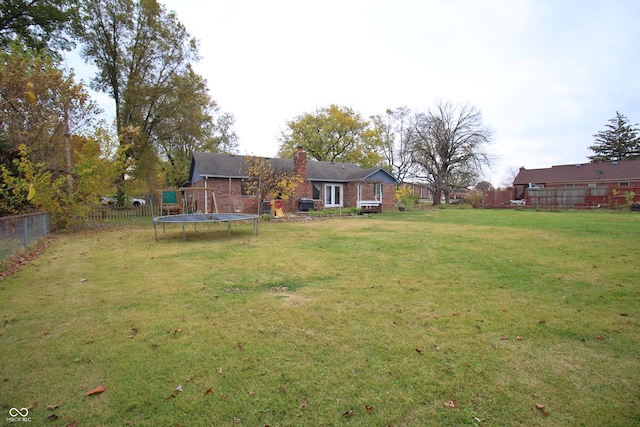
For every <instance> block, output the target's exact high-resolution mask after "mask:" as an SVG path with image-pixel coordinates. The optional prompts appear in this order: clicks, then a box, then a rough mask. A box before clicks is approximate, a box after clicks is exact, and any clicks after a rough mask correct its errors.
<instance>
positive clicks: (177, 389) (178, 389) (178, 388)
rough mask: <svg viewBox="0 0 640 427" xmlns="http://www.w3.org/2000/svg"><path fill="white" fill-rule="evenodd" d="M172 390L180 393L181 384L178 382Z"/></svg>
mask: <svg viewBox="0 0 640 427" xmlns="http://www.w3.org/2000/svg"><path fill="white" fill-rule="evenodd" d="M173 391H177V392H178V393H182V384H180V385H179V386H178V387H176V388H174V389H173Z"/></svg>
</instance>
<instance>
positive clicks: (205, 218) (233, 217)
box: [152, 213, 260, 243]
mask: <svg viewBox="0 0 640 427" xmlns="http://www.w3.org/2000/svg"><path fill="white" fill-rule="evenodd" d="M259 218H260V216H259V215H248V214H237V213H236V214H228V213H222V214H221V213H210V214H181V215H164V216H158V217H155V218H153V221H152V222H153V233H154V234H155V236H156V241H158V231H157V229H156V224H158V223H160V224H162V234H163V235H166V230H165V224H182V240H183V242H184V243H187V238H186V234H185V231H184V225H185V224H193V229H194V230H195V229H196V224H198V223H207V222H226V223H228V224H229V227H228V231H227V240H230V239H231V221H251V220H253V234H254V235H256V236H257V235H258V219H259Z"/></svg>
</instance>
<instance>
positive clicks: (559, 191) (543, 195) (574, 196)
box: [527, 186, 640, 208]
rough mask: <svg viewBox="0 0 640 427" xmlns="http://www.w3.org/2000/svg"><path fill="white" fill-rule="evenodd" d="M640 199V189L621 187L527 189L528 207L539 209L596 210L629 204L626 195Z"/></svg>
mask: <svg viewBox="0 0 640 427" xmlns="http://www.w3.org/2000/svg"><path fill="white" fill-rule="evenodd" d="M628 192H633V193H635V200H636V201H637V200H638V199H639V198H640V188H638V187H620V188H613V189H612V188H610V187H607V186H598V187H547V188H529V189H527V206H529V207H539V208H595V207H605V206H613V205H624V204H626V203H627V200H626V194H625V193H628Z"/></svg>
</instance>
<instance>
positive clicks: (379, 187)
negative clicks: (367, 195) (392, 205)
mask: <svg viewBox="0 0 640 427" xmlns="http://www.w3.org/2000/svg"><path fill="white" fill-rule="evenodd" d="M373 198H374V199H375V200H378V201H382V199H383V198H384V184H382V183H378V184H373Z"/></svg>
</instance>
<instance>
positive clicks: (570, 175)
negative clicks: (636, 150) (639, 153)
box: [513, 160, 640, 185]
mask: <svg viewBox="0 0 640 427" xmlns="http://www.w3.org/2000/svg"><path fill="white" fill-rule="evenodd" d="M639 179H640V160H624V161H621V162H602V163H581V164H573V165H560V166H552V167H550V168H545V169H520V172H519V173H518V175H517V176H516V177H515V179H514V180H513V184H514V185H526V184H528V183H534V184H554V183H557V184H562V183H581V182H586V183H588V182H604V181H610V182H613V181H634V180H639Z"/></svg>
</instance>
